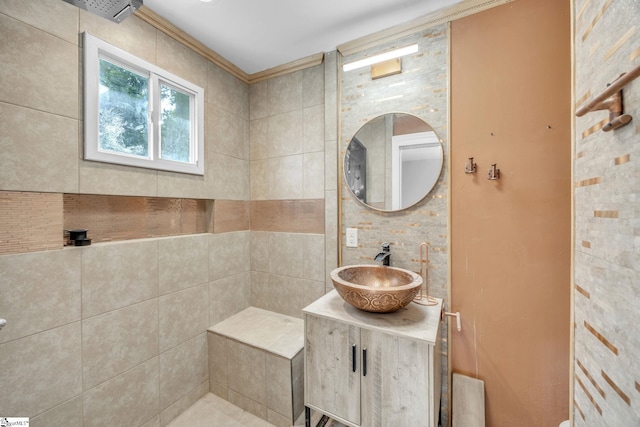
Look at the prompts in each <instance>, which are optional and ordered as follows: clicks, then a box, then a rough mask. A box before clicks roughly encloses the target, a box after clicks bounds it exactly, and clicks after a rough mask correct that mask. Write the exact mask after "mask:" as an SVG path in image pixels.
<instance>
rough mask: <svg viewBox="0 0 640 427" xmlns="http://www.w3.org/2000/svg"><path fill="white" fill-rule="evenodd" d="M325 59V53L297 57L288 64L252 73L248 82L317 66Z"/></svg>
mask: <svg viewBox="0 0 640 427" xmlns="http://www.w3.org/2000/svg"><path fill="white" fill-rule="evenodd" d="M323 61H324V53H322V52H321V53H316V54H315V55H310V56H307V57H306V58H301V59H297V60H295V61H292V62H289V63H287V64H282V65H278V66H277V67H273V68H269V69H268V70H264V71H258V72H257V73H253V74H250V75H249V81H248V83H249V84H252V83H257V82H261V81H263V80H267V79H271V78H274V77H278V76H283V75H285V74H289V73H293V72H294V71H299V70H304V69H305V68H310V67H315V66H316V65H320V64H322V62H323Z"/></svg>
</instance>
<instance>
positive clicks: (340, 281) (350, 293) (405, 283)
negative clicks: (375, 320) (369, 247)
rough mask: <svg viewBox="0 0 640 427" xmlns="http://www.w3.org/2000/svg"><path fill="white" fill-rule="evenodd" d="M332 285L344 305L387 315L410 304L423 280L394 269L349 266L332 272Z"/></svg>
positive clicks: (407, 272)
mask: <svg viewBox="0 0 640 427" xmlns="http://www.w3.org/2000/svg"><path fill="white" fill-rule="evenodd" d="M330 276H331V281H332V282H333V286H334V288H335V289H336V291H338V294H340V296H341V297H342V299H344V300H345V301H346V302H348V303H349V304H351V305H352V306H354V307H356V308H359V309H360V310H364V311H370V312H374V313H389V312H392V311H396V310H398V309H400V308H402V307H404V306H405V305H407V304H409V303H410V302H411V301H413V299H414V298H415V296H416V295H417V294H418V292H419V291H420V286H422V277H420V275H418V274H416V273H414V272H412V271H409V270H405V269H402V268H397V267H385V266H381V265H348V266H345V267H339V268H336V269H334V270H333V271H332V272H331V274H330Z"/></svg>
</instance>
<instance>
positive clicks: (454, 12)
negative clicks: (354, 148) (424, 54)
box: [134, 0, 513, 84]
mask: <svg viewBox="0 0 640 427" xmlns="http://www.w3.org/2000/svg"><path fill="white" fill-rule="evenodd" d="M511 1H513V0H464V1H463V2H461V3H458V4H457V5H454V6H451V7H449V8H445V9H442V10H439V11H436V12H433V13H431V14H429V15H425V16H424V17H421V18H418V19H415V20H413V21H410V22H408V23H406V24H402V25H397V26H395V27H391V28H389V29H386V30H383V31H379V32H377V33H374V34H370V35H368V36H365V37H361V38H359V39H356V40H353V41H350V42H347V43H344V44H342V45H340V46H338V47H337V50H338V51H339V52H340V53H341V54H342V55H343V56H347V55H351V54H353V53H357V52H360V51H363V50H365V49H368V48H370V47H374V46H376V45H379V44H381V43H383V42H387V41H390V40H394V39H397V38H400V37H404V36H407V35H410V34H413V33H415V32H417V31H421V30H424V29H426V28H430V27H434V26H436V25H440V24H443V23H445V22H449V21H454V20H456V19H460V18H464V17H465V16H468V15H472V14H474V13H478V12H481V11H483V10H486V9H490V8H492V7H495V6H499V5H502V4H505V3H509V2H511ZM134 15H135V16H137V17H138V18H140V19H141V20H143V21H144V22H146V23H147V24H149V25H151V26H153V27H154V28H156V29H157V30H159V31H162V32H163V33H165V34H166V35H168V36H169V37H171V38H173V39H175V40H177V41H179V42H180V43H182V44H184V45H185V46H186V47H188V48H190V49H192V50H193V51H195V52H196V53H198V54H200V55H202V56H203V57H205V58H206V59H208V60H209V61H211V62H213V63H214V64H216V65H217V66H219V67H220V68H222V69H223V70H225V71H227V72H228V73H230V74H231V75H233V76H235V77H237V78H238V79H240V80H241V81H243V82H244V83H247V84H252V83H257V82H260V81H263V80H267V79H270V78H273V77H278V76H282V75H285V74H288V73H292V72H294V71H299V70H303V69H305V68H309V67H313V66H316V65H320V64H322V61H323V60H324V53H322V52H321V53H316V54H315V55H310V56H307V57H306V58H301V59H298V60H295V61H292V62H289V63H287V64H282V65H278V66H276V67H273V68H269V69H267V70H263V71H259V72H257V73H253V74H247V73H246V72H244V71H242V70H241V69H240V68H238V67H237V66H236V65H235V64H233V63H231V62H230V61H228V60H226V59H225V58H223V57H222V56H220V55H219V54H217V53H216V52H214V51H213V50H211V49H210V48H208V47H207V46H205V45H204V44H202V43H201V42H199V41H198V40H196V39H195V38H193V37H192V36H190V35H189V34H187V33H186V32H185V31H183V30H181V29H180V28H178V27H176V26H175V25H173V24H172V23H171V22H169V21H167V20H166V19H165V18H163V17H162V16H160V15H158V14H157V13H155V12H154V11H153V10H151V9H150V8H148V7H147V6H142V7H140V8H139V9H137V10H136V11H135V12H134Z"/></svg>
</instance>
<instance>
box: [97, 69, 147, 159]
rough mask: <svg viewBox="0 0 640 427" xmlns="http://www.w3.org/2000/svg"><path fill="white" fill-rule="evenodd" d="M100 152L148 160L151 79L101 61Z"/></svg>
mask: <svg viewBox="0 0 640 427" xmlns="http://www.w3.org/2000/svg"><path fill="white" fill-rule="evenodd" d="M99 98H100V101H99V103H100V110H99V111H100V124H99V132H100V141H99V149H100V150H102V151H111V152H115V153H120V154H131V155H135V156H142V157H148V156H149V143H148V139H149V137H148V135H149V133H148V130H147V117H148V111H149V79H148V78H147V77H145V76H142V75H140V74H137V73H134V72H132V71H129V70H127V69H124V68H122V67H119V66H117V65H115V64H112V63H110V62H108V61H106V60H104V59H100V95H99Z"/></svg>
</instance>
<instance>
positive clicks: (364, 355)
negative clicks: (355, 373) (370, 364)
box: [362, 348, 367, 377]
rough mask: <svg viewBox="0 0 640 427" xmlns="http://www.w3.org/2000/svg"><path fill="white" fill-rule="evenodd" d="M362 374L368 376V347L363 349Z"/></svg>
mask: <svg viewBox="0 0 640 427" xmlns="http://www.w3.org/2000/svg"><path fill="white" fill-rule="evenodd" d="M362 376H363V377H366V376H367V349H366V348H363V349H362Z"/></svg>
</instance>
